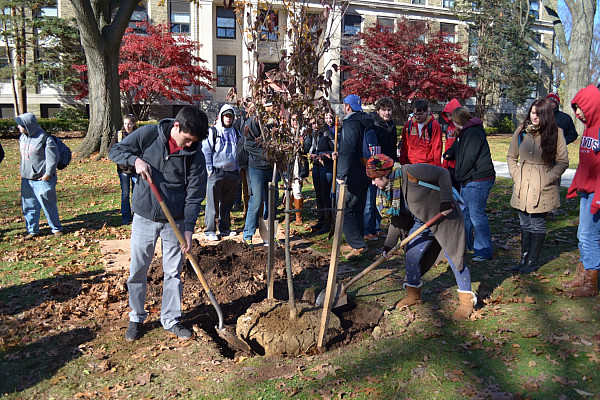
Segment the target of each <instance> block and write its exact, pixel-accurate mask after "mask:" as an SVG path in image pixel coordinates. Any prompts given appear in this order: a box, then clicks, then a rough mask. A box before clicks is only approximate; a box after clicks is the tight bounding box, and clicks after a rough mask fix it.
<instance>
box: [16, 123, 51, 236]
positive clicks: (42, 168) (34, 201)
mask: <svg viewBox="0 0 600 400" xmlns="http://www.w3.org/2000/svg"><path fill="white" fill-rule="evenodd" d="M15 122H16V123H17V126H18V129H19V132H20V133H21V136H20V137H19V150H20V152H21V206H22V209H23V215H24V216H25V226H26V227H27V236H25V238H26V239H32V238H34V237H36V236H38V235H39V234H40V209H41V210H44V214H45V215H46V219H47V220H48V225H50V228H51V229H52V233H53V234H54V235H55V236H60V235H62V230H63V228H62V224H61V223H60V218H59V215H58V203H57V200H56V166H57V164H58V158H59V155H58V148H57V147H56V143H55V142H54V139H52V137H51V136H50V135H48V134H47V133H46V132H44V130H43V129H42V128H41V127H40V126H39V125H38V123H37V119H36V118H35V115H33V114H32V113H25V114H21V115H19V116H18V117H16V118H15Z"/></svg>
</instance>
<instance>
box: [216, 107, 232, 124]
mask: <svg viewBox="0 0 600 400" xmlns="http://www.w3.org/2000/svg"><path fill="white" fill-rule="evenodd" d="M227 110H231V111H233V120H234V121H235V110H234V109H233V107H231V106H230V105H229V104H223V107H221V110H220V111H219V118H218V119H217V122H216V123H215V127H216V128H217V129H218V130H221V129H223V128H224V127H223V113H224V112H225V111H227ZM231 127H233V124H231ZM231 127H230V128H231Z"/></svg>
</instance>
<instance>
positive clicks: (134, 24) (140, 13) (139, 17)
mask: <svg viewBox="0 0 600 400" xmlns="http://www.w3.org/2000/svg"><path fill="white" fill-rule="evenodd" d="M147 20H148V12H147V11H146V7H144V6H143V5H141V4H139V5H138V6H137V7H136V8H135V10H133V14H131V18H130V19H129V27H130V28H131V29H133V32H134V33H145V32H146V29H145V28H144V27H141V26H140V27H138V24H139V23H140V22H143V21H147Z"/></svg>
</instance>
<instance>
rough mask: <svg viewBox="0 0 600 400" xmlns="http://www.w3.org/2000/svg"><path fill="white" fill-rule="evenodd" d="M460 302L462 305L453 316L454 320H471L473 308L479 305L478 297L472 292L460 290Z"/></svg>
mask: <svg viewBox="0 0 600 400" xmlns="http://www.w3.org/2000/svg"><path fill="white" fill-rule="evenodd" d="M458 301H459V303H460V305H459V306H458V308H457V309H456V311H454V313H453V314H452V319H455V320H464V319H469V316H470V315H471V313H472V312H473V307H475V304H477V296H475V293H473V292H471V291H470V290H459V291H458Z"/></svg>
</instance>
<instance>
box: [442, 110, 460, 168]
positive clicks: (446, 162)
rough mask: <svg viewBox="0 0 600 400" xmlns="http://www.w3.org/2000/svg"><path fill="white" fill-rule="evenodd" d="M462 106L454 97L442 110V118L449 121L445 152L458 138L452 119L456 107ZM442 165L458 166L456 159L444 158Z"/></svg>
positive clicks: (448, 166)
mask: <svg viewBox="0 0 600 400" xmlns="http://www.w3.org/2000/svg"><path fill="white" fill-rule="evenodd" d="M458 107H461V105H460V102H459V101H458V100H456V99H452V100H450V101H449V102H448V104H446V107H444V109H443V110H442V118H444V120H445V121H446V122H447V123H448V130H447V131H446V144H445V146H444V152H446V151H448V149H449V148H450V147H452V143H454V141H455V140H456V136H454V131H455V130H456V126H454V121H452V111H454V110H455V109H456V108H458ZM442 167H444V168H446V169H447V168H454V167H456V161H454V160H452V161H449V160H446V159H444V160H442Z"/></svg>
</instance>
